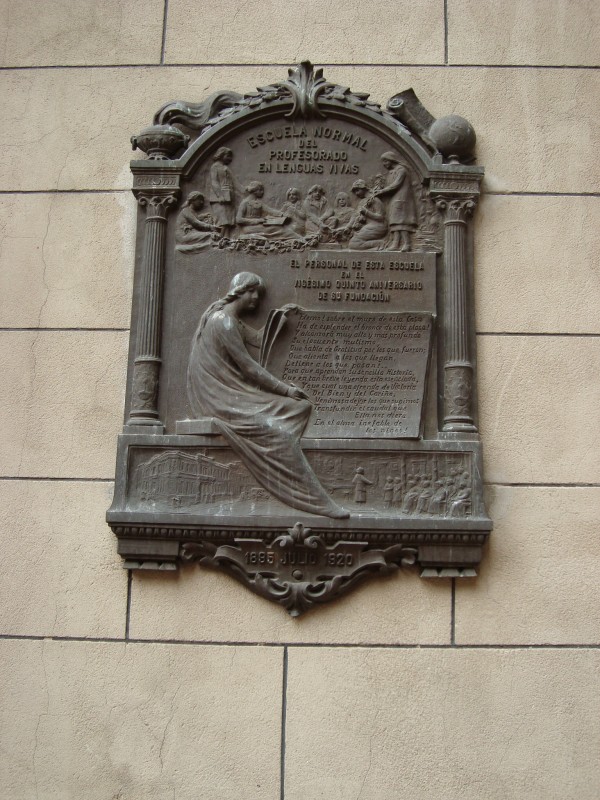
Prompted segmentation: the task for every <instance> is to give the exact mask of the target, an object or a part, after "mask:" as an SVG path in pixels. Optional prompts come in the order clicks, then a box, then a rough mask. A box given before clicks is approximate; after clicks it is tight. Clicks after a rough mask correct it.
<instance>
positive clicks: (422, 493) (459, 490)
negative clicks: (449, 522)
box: [383, 471, 471, 517]
mask: <svg viewBox="0 0 600 800" xmlns="http://www.w3.org/2000/svg"><path fill="white" fill-rule="evenodd" d="M383 500H384V505H385V507H386V508H388V509H392V508H397V509H399V510H401V511H402V513H403V514H406V515H421V514H425V515H432V516H444V517H464V516H467V515H468V514H469V513H470V511H471V477H470V475H469V473H468V472H467V471H464V472H460V471H455V472H453V473H452V474H451V475H448V476H445V477H439V478H437V479H436V480H434V479H433V478H432V477H431V476H429V475H421V474H418V475H412V476H410V477H409V478H408V479H407V481H406V487H405V486H404V485H403V482H402V479H401V478H400V477H399V476H396V477H392V476H391V475H390V476H388V477H387V479H386V482H385V485H384V487H383Z"/></svg>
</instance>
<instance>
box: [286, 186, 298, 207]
mask: <svg viewBox="0 0 600 800" xmlns="http://www.w3.org/2000/svg"><path fill="white" fill-rule="evenodd" d="M285 199H286V200H289V201H290V202H291V203H293V202H294V199H296V200H299V199H300V189H296V187H295V186H292V187H291V188H290V189H288V190H287V192H286V193H285Z"/></svg>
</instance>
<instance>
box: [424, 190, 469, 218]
mask: <svg viewBox="0 0 600 800" xmlns="http://www.w3.org/2000/svg"><path fill="white" fill-rule="evenodd" d="M431 199H432V200H433V202H434V203H435V205H436V206H437V208H438V210H439V211H441V212H442V214H443V215H444V224H447V223H452V222H465V221H466V220H467V218H468V217H471V216H472V215H473V212H474V211H475V208H476V207H477V201H478V199H479V195H477V194H463V195H459V196H456V195H445V194H438V195H434V196H432V198H431Z"/></svg>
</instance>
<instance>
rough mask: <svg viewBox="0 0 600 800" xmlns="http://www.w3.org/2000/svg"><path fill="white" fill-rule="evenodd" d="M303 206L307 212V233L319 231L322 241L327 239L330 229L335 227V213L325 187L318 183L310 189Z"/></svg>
mask: <svg viewBox="0 0 600 800" xmlns="http://www.w3.org/2000/svg"><path fill="white" fill-rule="evenodd" d="M303 208H304V211H305V213H306V233H307V235H309V236H313V235H314V234H316V233H318V234H320V235H321V237H322V241H327V236H328V233H329V231H330V229H331V228H334V227H335V215H334V213H333V209H332V208H331V206H330V205H329V203H328V201H327V197H326V196H325V189H324V188H323V187H322V186H319V184H318V183H316V184H315V185H314V186H311V187H310V189H309V190H308V192H307V195H306V200H305V201H304V203H303Z"/></svg>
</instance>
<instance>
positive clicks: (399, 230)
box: [175, 147, 439, 253]
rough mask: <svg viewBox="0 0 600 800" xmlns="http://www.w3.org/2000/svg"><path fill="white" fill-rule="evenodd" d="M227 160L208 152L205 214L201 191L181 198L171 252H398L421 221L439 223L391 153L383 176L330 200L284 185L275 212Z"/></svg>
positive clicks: (229, 156) (319, 191)
mask: <svg viewBox="0 0 600 800" xmlns="http://www.w3.org/2000/svg"><path fill="white" fill-rule="evenodd" d="M232 161H233V152H232V150H230V149H229V148H228V147H221V148H219V150H217V152H216V153H215V155H214V158H213V164H212V166H211V169H210V176H209V186H208V193H207V194H208V205H209V207H210V211H208V210H207V202H206V198H205V196H204V195H203V194H202V192H198V191H195V192H191V193H190V194H189V195H188V197H187V199H186V201H185V202H184V204H183V206H182V208H181V211H180V212H179V216H178V218H177V225H176V232H175V240H176V249H177V250H179V251H181V252H198V251H200V250H203V249H205V248H208V247H219V248H224V249H231V250H245V251H248V252H253V251H254V252H258V253H263V252H288V251H290V250H304V249H305V248H314V247H317V246H318V247H325V248H348V249H350V250H396V251H398V250H399V251H403V252H405V251H409V250H412V249H414V246H415V243H414V241H413V238H414V234H415V232H416V231H417V228H418V227H419V225H420V224H421V227H423V224H424V226H425V229H426V230H427V231H429V233H431V234H435V231H436V229H437V227H438V224H439V223H438V220H437V219H436V216H437V211H436V208H435V206H434V205H433V203H431V202H430V201H429V203H428V204H427V203H426V202H425V198H424V197H423V196H421V197H420V198H419V202H417V198H416V196H415V190H414V187H413V184H412V180H411V175H410V171H409V168H408V166H407V165H406V164H404V163H403V162H402V161H401V159H400V158H399V156H397V155H396V154H395V153H393V152H391V151H389V152H386V153H383V155H382V156H381V162H382V165H383V167H384V169H385V170H386V174H385V175H383V174H381V175H376V176H375V177H373V178H371V179H370V180H369V181H368V182H367V181H364V180H362V179H358V180H355V181H354V183H353V184H352V186H351V187H350V192H343V191H340V192H337V193H336V194H335V197H334V198H333V200H331V199H330V198H328V197H327V194H326V192H325V189H324V188H323V186H321V185H319V184H315V185H314V186H311V187H310V188H309V189H308V191H307V192H306V197H304V198H303V197H302V194H301V192H300V190H299V189H296V188H294V187H291V188H289V189H288V190H287V194H286V199H285V202H284V203H283V205H282V206H281V208H274V207H271V206H269V205H267V204H266V203H265V202H264V200H263V198H264V194H265V187H264V185H263V184H262V183H261V182H260V181H251V182H250V183H249V184H248V185H247V186H246V187H245V188H243V189H242V187H240V186H239V184H238V182H237V181H236V179H235V178H234V176H233V173H232V171H231V169H230V167H229V165H230V164H231V162H232ZM242 195H243V197H242ZM238 197H242V199H241V200H240V201H239V202H238V200H237V199H238Z"/></svg>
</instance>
